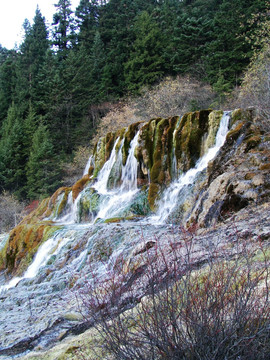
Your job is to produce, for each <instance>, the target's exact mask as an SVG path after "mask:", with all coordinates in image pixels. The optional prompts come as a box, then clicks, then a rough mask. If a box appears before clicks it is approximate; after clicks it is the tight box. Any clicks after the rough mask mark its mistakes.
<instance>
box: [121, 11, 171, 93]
mask: <svg viewBox="0 0 270 360" xmlns="http://www.w3.org/2000/svg"><path fill="white" fill-rule="evenodd" d="M134 31H135V34H136V39H135V42H134V45H133V51H132V52H131V55H130V58H129V60H128V62H127V63H126V64H125V74H126V83H127V85H128V89H129V90H130V91H137V90H139V89H140V88H141V87H142V86H143V85H149V84H153V83H154V82H155V81H157V80H158V79H159V78H160V77H161V76H162V75H163V74H164V67H165V61H164V59H163V58H162V53H163V37H162V34H161V32H160V30H159V28H158V26H157V24H156V23H155V21H154V20H153V19H152V17H151V16H150V15H149V14H148V13H147V12H146V11H144V12H142V13H141V15H139V17H138V19H137V21H136V23H135V25H134Z"/></svg>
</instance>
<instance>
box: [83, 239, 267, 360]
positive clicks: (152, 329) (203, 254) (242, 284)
mask: <svg viewBox="0 0 270 360" xmlns="http://www.w3.org/2000/svg"><path fill="white" fill-rule="evenodd" d="M144 249H145V251H141V252H139V253H138V256H140V258H138V256H137V258H136V260H134V262H132V261H131V262H127V261H126V260H124V259H118V261H117V262H116V263H115V266H114V267H113V268H112V272H111V274H109V276H108V278H107V280H106V281H103V282H99V279H98V277H97V276H95V275H94V274H92V275H93V276H92V281H91V282H89V283H87V286H86V288H85V289H84V290H82V291H81V293H80V294H79V297H80V299H81V304H82V307H81V310H82V312H83V313H84V315H85V317H86V319H87V320H88V321H89V320H91V321H92V323H93V325H94V326H95V327H96V329H97V330H98V332H99V334H100V336H101V337H102V339H103V341H102V348H103V350H104V349H106V352H107V354H110V356H113V358H114V359H119V360H121V359H125V360H130V359H134V360H136V359H138V360H139V359H140V360H144V359H145V360H146V359H147V360H149V359H170V360H173V359H178V360H179V359H192V360H193V359H194V360H197V359H203V360H206V359H207V360H208V359H209V360H210V359H211V360H214V359H218V360H220V359H228V360H229V359H241V360H244V359H254V360H255V359H256V360H260V359H265V360H266V359H268V355H269V353H270V341H269V335H270V320H269V310H270V308H269V287H268V286H269V271H268V267H269V254H268V252H267V251H266V250H265V249H264V247H263V244H262V243H261V242H260V241H259V240H258V241H257V242H253V243H252V242H250V243H248V242H243V241H242V242H240V239H238V240H237V241H234V243H233V244H231V248H230V246H228V243H227V245H224V242H220V243H219V244H216V245H213V244H210V243H208V244H207V243H205V244H203V245H202V244H198V242H197V239H196V236H195V235H194V234H193V233H192V232H191V233H190V232H185V233H183V238H182V239H181V240H179V241H177V242H175V241H174V242H167V245H166V246H162V247H161V246H159V245H156V246H154V247H151V248H150V247H149V246H145V247H144ZM142 289H143V291H142ZM138 303H139V304H138ZM97 358H98V357H97ZM103 358H105V357H103Z"/></svg>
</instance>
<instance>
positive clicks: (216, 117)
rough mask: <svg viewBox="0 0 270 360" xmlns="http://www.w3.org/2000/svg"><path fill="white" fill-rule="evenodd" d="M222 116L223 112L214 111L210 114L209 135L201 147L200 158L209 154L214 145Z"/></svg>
mask: <svg viewBox="0 0 270 360" xmlns="http://www.w3.org/2000/svg"><path fill="white" fill-rule="evenodd" d="M222 115H223V111H221V110H214V111H212V112H211V113H210V114H209V116H208V134H207V138H206V140H205V142H204V144H203V146H202V147H201V154H200V156H203V155H204V154H205V153H206V152H207V150H208V149H209V148H210V147H211V146H213V145H214V143H215V139H216V134H217V131H218V128H219V124H220V120H221V118H222Z"/></svg>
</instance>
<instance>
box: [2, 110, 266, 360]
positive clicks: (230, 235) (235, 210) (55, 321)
mask: <svg viewBox="0 0 270 360" xmlns="http://www.w3.org/2000/svg"><path fill="white" fill-rule="evenodd" d="M258 121H259V119H258V118H257V117H256V114H255V112H254V110H252V109H250V110H248V111H243V110H240V109H238V110H234V111H233V112H228V113H227V112H224V113H223V112H222V111H212V110H203V111H200V112H193V113H187V114H185V115H183V117H182V118H180V117H177V116H176V117H171V118H167V119H162V118H158V119H152V120H150V121H149V122H146V123H145V122H139V123H134V124H132V125H130V126H129V127H128V128H124V129H121V130H119V131H116V132H115V133H108V134H107V135H106V136H105V137H103V138H101V139H100V140H99V142H98V143H97V146H96V147H95V149H94V152H93V156H92V158H90V162H89V164H88V171H87V173H86V174H85V175H84V176H83V177H82V178H81V179H80V180H79V181H78V182H77V183H75V184H74V185H73V186H72V187H70V188H69V187H67V188H60V189H59V190H57V191H56V193H55V194H54V195H53V196H52V197H51V198H49V199H46V200H44V201H43V202H42V203H41V205H40V206H39V207H38V208H37V209H36V210H35V211H34V212H33V213H31V214H29V215H28V216H27V217H26V218H25V219H23V221H22V222H21V223H20V224H19V225H18V226H17V227H16V228H14V229H13V230H12V231H11V233H10V235H9V237H8V238H3V239H2V240H1V241H2V242H1V244H2V245H1V267H2V270H3V271H2V276H1V281H2V284H3V285H2V287H1V295H0V299H1V304H2V306H1V309H2V311H1V312H0V316H1V323H2V324H3V329H4V331H3V332H2V334H1V348H0V356H2V358H3V359H7V358H10V357H12V356H14V355H20V356H21V357H23V355H24V352H29V351H30V354H29V355H27V357H26V358H28V359H31V358H32V359H34V358H35V356H38V357H39V358H41V357H42V356H43V355H44V358H46V356H45V353H44V351H45V350H47V348H48V347H52V346H54V345H55V344H56V343H58V342H59V341H60V342H61V340H62V339H63V340H64V339H65V340H64V342H63V345H61V348H62V351H63V352H65V355H63V354H62V355H61V356H62V357H61V356H60V355H59V357H58V358H59V359H61V358H63V359H68V358H76V356H77V358H78V359H80V352H81V351H82V354H83V352H84V351H86V349H85V347H84V346H83V347H82V348H80V346H79V345H78V344H76V340H75V339H74V338H73V340H71V338H67V339H66V337H67V336H72V334H73V335H74V334H78V333H81V332H83V331H85V330H86V329H87V328H89V327H91V326H93V325H94V324H95V322H96V321H97V319H98V318H96V320H95V316H97V314H99V313H100V312H101V313H100V314H101V315H102V313H103V310H102V309H103V308H104V307H105V308H106V309H107V310H108V311H109V314H111V316H114V315H116V314H117V311H119V310H120V311H123V310H125V309H127V308H130V307H131V308H132V307H133V306H134V305H135V304H136V303H137V302H140V301H142V299H143V298H144V296H145V295H146V294H148V293H149V289H151V283H152V282H153V281H156V280H154V279H155V276H156V275H157V274H162V273H163V274H166V272H167V271H168V269H167V270H166V267H167V266H168V263H170V261H171V260H173V259H175V260H173V261H180V259H182V258H183V259H184V258H185V256H187V255H188V254H189V256H190V257H191V258H190V260H189V263H188V265H189V266H191V267H192V269H193V271H194V269H205V264H210V263H209V261H211V262H213V264H215V262H216V260H218V262H217V264H219V263H220V261H221V260H222V258H223V260H224V259H226V258H227V257H228V259H229V258H231V256H233V257H234V258H235V256H236V255H237V257H238V259H239V260H238V261H239V264H242V265H241V266H245V265H243V264H244V263H245V261H248V262H247V266H248V269H249V272H250V274H252V277H253V276H255V274H256V272H254V271H255V269H256V267H258V266H259V267H262V269H263V266H264V265H263V264H268V255H267V254H268V239H269V235H270V229H269V221H268V219H269V181H270V179H269V151H270V147H269V142H270V137H269V134H268V133H267V132H265V131H262V130H261V129H260V127H259V126H258V125H257V124H259V122H258ZM187 240H188V243H189V242H190V244H191V245H190V246H191V247H185V246H184V247H183V246H180V247H179V245H181V243H182V244H183V245H184V244H187V242H186V241H187ZM210 244H212V245H211V246H210ZM175 246H176V248H175ZM209 246H210V247H209ZM178 247H179V248H178ZM176 249H178V250H177V252H175V251H176ZM240 249H241V251H240ZM156 251H161V254H163V255H162V258H159V257H157V254H156ZM178 251H180V252H179V253H178ZM186 251H187V253H186V255H185V252H186ZM260 252H262V255H260V254H259V253H260ZM35 254H36V256H35ZM245 254H246V255H245ZM248 254H249V255H248ZM176 255H177V256H176ZM149 256H150V258H152V259H153V260H152V261H150V262H149ZM175 256H176V258H175ZM247 256H248V257H247ZM158 259H166V261H165V263H164V262H163V261H161V262H160V261H157V260H158ZM170 259H171V260H170ZM235 259H236V258H235ZM245 259H246V260H245ZM156 261H157V262H156ZM224 261H225V260H224ZM222 263H223V261H221V264H222ZM229 263H230V262H228V264H229ZM237 263H238V262H237ZM225 264H226V262H225ZM252 264H253V265H252ZM182 265H183V264H182ZM251 265H252V266H251ZM164 266H165V268H164ZM179 266H180V263H179ZM253 266H255V268H253ZM267 266H268V265H267ZM179 269H182V270H181V271H184V274H185V273H186V271H187V269H188V268H186V270H185V267H184V268H182V266H180V267H179ZM263 274H264V273H263ZM159 276H160V275H159ZM192 276H194V275H192ZM237 276H238V275H237ZM162 278H163V276H162ZM5 279H6V280H5ZM165 279H166V277H165V278H163V280H162V281H161V279H160V280H159V284H160V285H162V283H164V284H166V281H165ZM4 280H5V285H4ZM261 280H262V278H261V277H260V278H259V279H258V285H259V284H260V281H261ZM266 280H267V282H268V276H267V277H266ZM160 281H161V282H160ZM164 281H165V282H164ZM113 284H114V285H113ZM93 285H94V289H100V290H99V291H101V292H99V291H98V293H97V296H98V297H97V298H94V299H96V301H101V304H102V306H101V304H100V305H99V306H98V307H97V308H95V307H94V308H93V309H96V310H94V312H92V311H91V309H92V306H93V303H92V300H93V299H92V296H93V287H92V286H93ZM160 285H159V286H160ZM111 286H112V287H111ZM114 286H116V288H115V289H114ZM149 286H150V288H149ZM170 286H172V285H170ZM91 289H92V290H91ZM102 289H103V290H102ZM112 289H114V290H112ZM256 289H257V288H256ZM116 290H117V292H116V293H115V291H116ZM104 291H105V293H104ZM156 291H158V288H157V289H156ZM98 294H99V295H98ZM102 294H103V295H102ZM150 294H151V292H150ZM157 294H158V292H157ZM256 294H257V295H258V293H257V292H256ZM100 295H102V297H101V298H99V296H100ZM257 295H256V296H257ZM103 296H104V297H103ZM26 299H28V300H27V301H26ZM91 299H92V300H91ZM267 299H268V298H266V300H262V301H266V303H265V304H266V305H265V306H266V308H265V310H264V311H268V310H267V309H268V308H267V305H268V300H267ZM115 301H116V302H115ZM91 304H92V305H91ZM100 306H101V308H100ZM100 319H101V320H102V319H104V318H102V317H101V318H99V320H100ZM93 321H94V322H93ZM262 326H264V325H262ZM263 328H265V327H263ZM266 328H267V327H266ZM105 330H106V327H105ZM118 330H119V329H118ZM92 331H93V330H92ZM260 331H262V328H261V327H260ZM105 334H106V336H105V344H106V339H107V336H108V333H105ZM98 338H100V335H98ZM68 339H70V341H71V344H70V345H68V343H67V341H68ZM91 341H93V340H91ZM119 341H120V340H119ZM84 342H86V345H85V346H86V348H87V347H88V345H87V340H86V339H85V340H84ZM64 344H67V345H64ZM74 344H76V345H74ZM78 346H79V347H78ZM105 348H106V346H105ZM76 349H77V350H78V349H79V353H78V352H76ZM33 350H34V351H39V352H38V355H34V353H33V354H32V353H31V352H32V351H33ZM147 351H148V350H146V354H147ZM243 351H244V350H243ZM49 353H50V352H49ZM42 354H43V355H42ZM53 354H54V350H53V349H52V352H51V356H53ZM81 356H84V355H81ZM92 356H94V355H92ZM104 356H105V355H104ZM106 356H107V355H106ZM156 356H157V355H156ZM49 358H50V357H49ZM94 358H95V357H94ZM102 358H105V357H102ZM116 358H118V357H116ZM156 358H158V357H156ZM161 358H162V357H161Z"/></svg>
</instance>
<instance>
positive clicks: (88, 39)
mask: <svg viewBox="0 0 270 360" xmlns="http://www.w3.org/2000/svg"><path fill="white" fill-rule="evenodd" d="M99 10H100V6H99V2H98V0H80V4H79V6H78V7H77V9H76V12H75V15H76V22H77V27H78V30H79V34H78V42H79V44H80V45H81V44H83V46H84V47H86V48H88V49H90V48H91V47H92V45H93V42H94V38H95V34H96V31H97V29H98V21H99Z"/></svg>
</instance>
